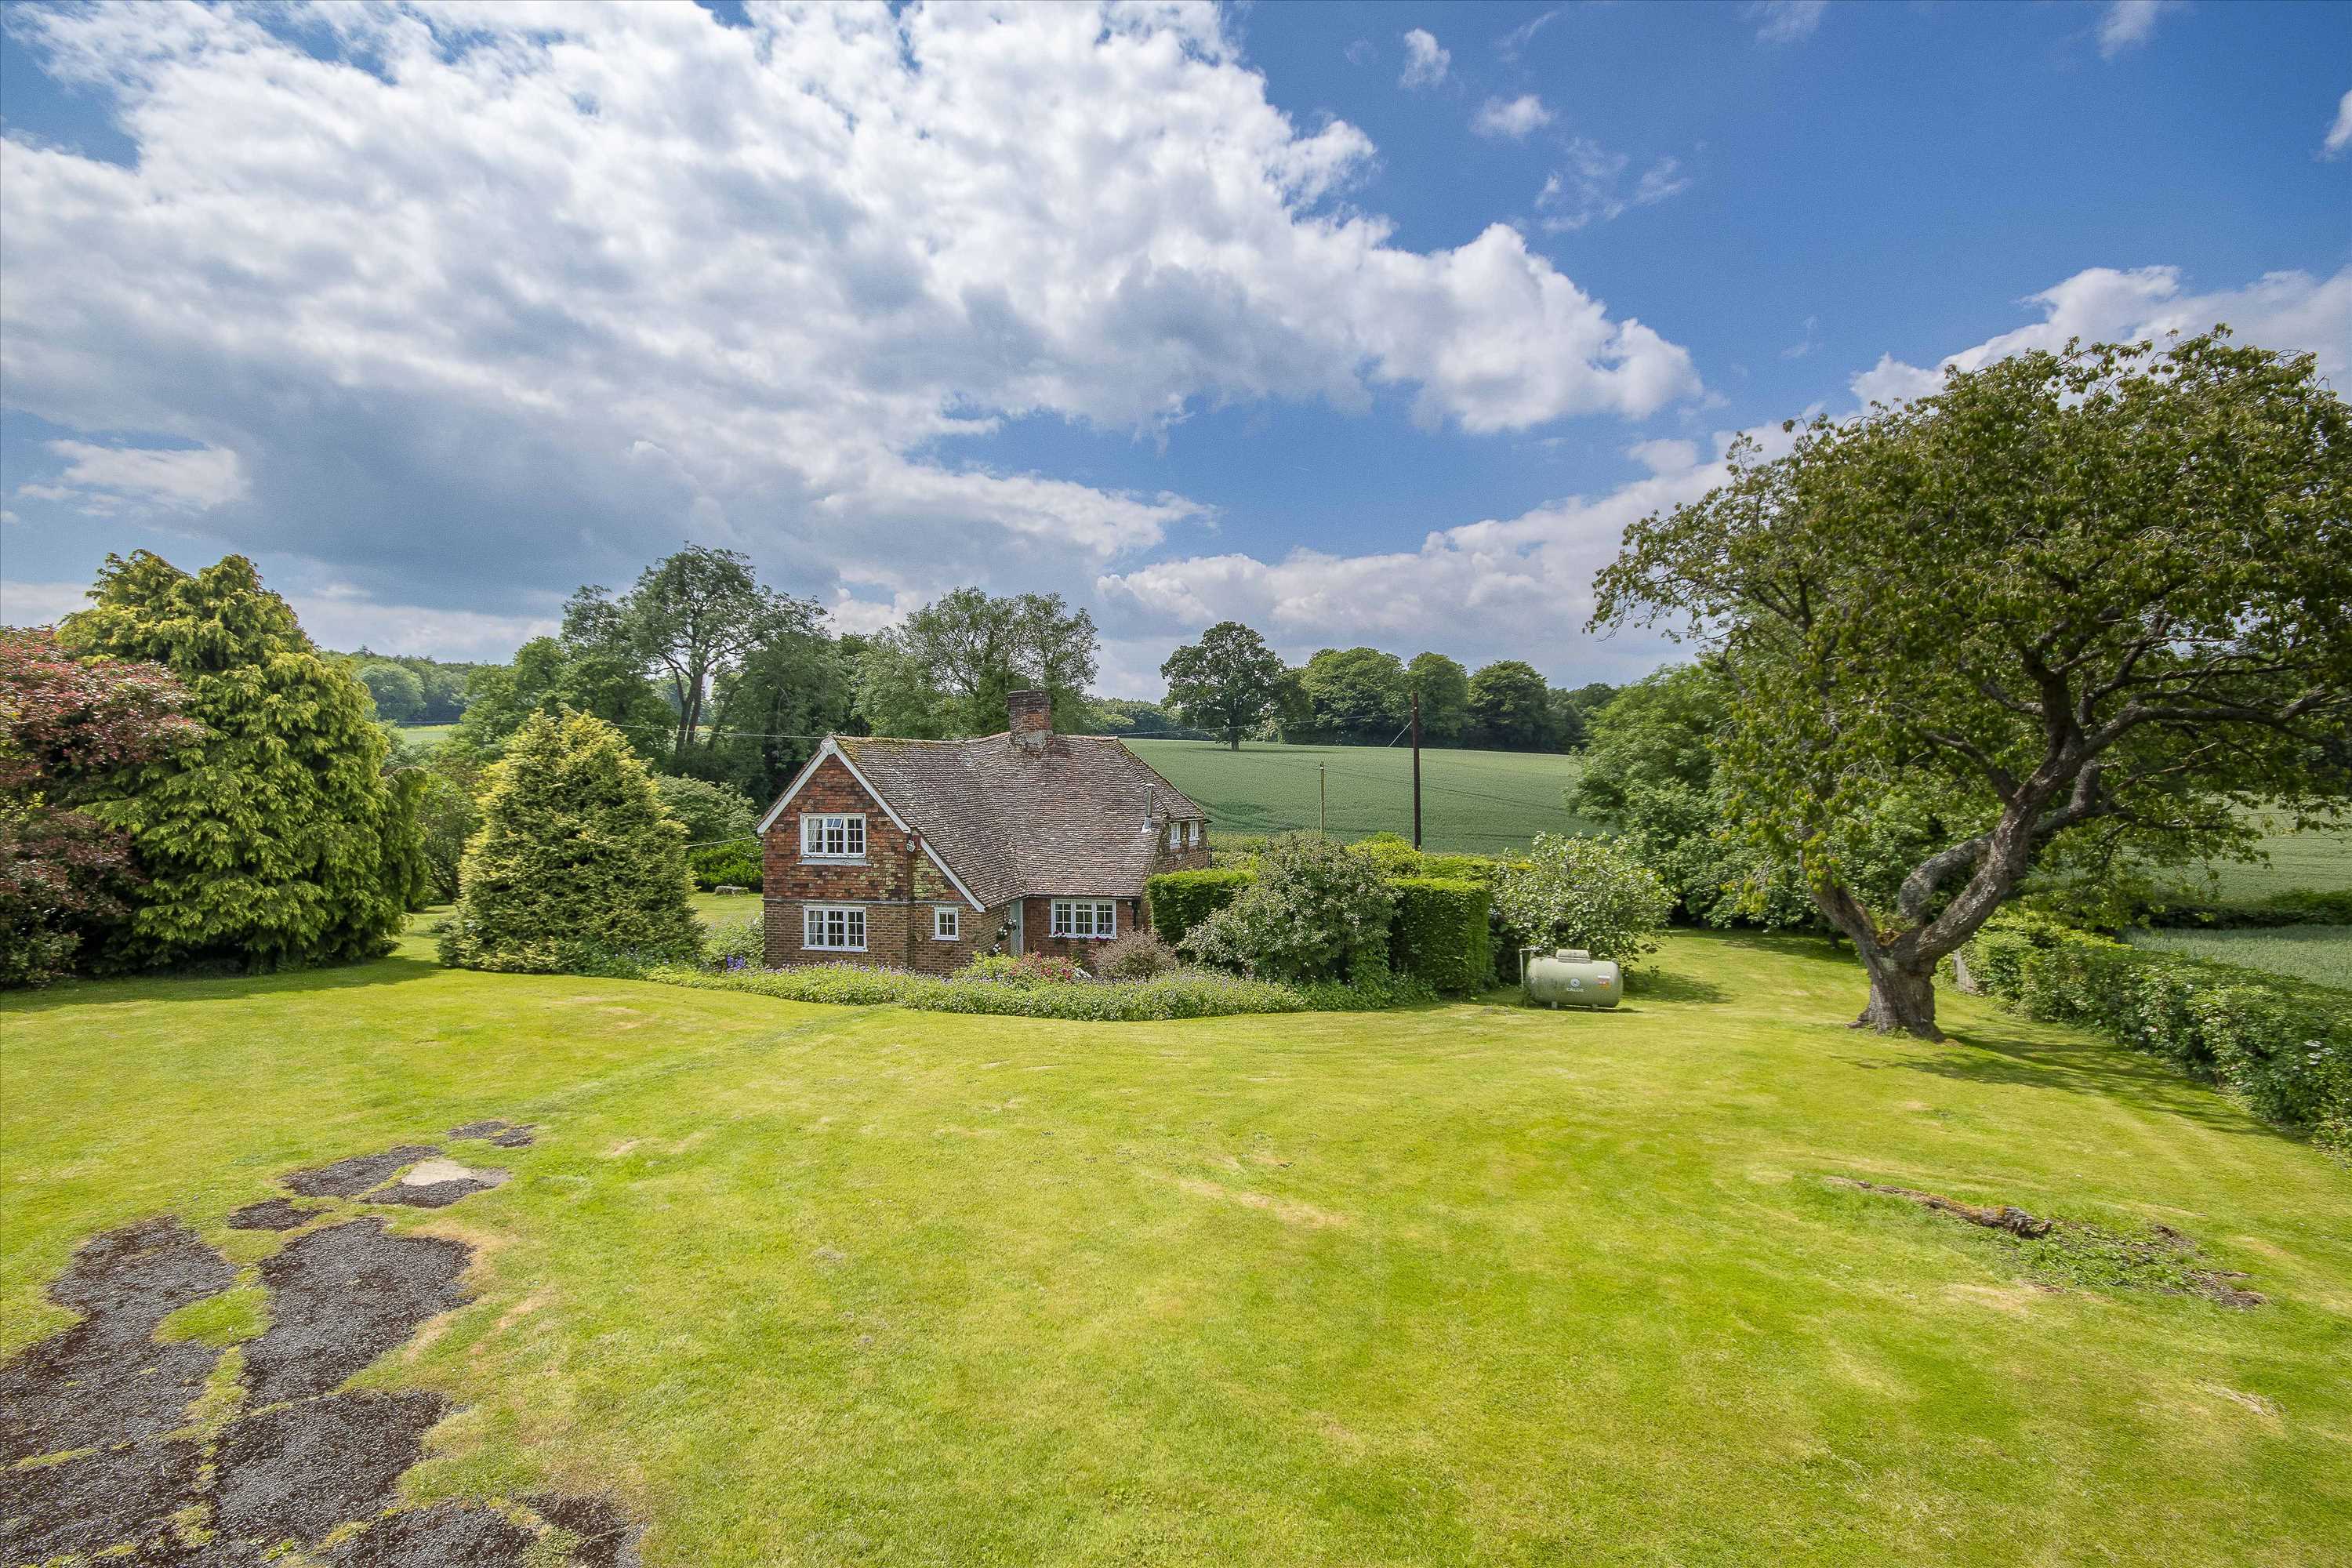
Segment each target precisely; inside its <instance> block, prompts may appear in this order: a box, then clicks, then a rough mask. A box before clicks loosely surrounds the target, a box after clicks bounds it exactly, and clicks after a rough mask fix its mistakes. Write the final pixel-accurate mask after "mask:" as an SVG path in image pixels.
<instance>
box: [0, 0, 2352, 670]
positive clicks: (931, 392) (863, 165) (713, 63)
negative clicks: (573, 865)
mask: <svg viewBox="0 0 2352 1568" xmlns="http://www.w3.org/2000/svg"><path fill="white" fill-rule="evenodd" d="M562 16H563V26H564V27H565V28H566V29H567V30H566V31H564V32H562V33H560V34H559V33H552V32H549V31H545V30H533V28H531V27H530V26H525V25H524V17H523V14H522V13H520V12H516V11H510V10H501V9H499V8H495V7H493V8H489V9H486V10H478V11H470V12H469V11H467V9H466V8H463V7H453V8H436V9H419V10H404V9H380V10H379V9H370V10H362V9H359V8H352V7H344V8H337V9H333V10H329V11H324V12H316V13H308V12H296V11H288V10H276V9H273V10H267V11H251V10H248V11H242V12H239V11H227V10H215V11H198V10H167V9H165V8H163V7H148V6H133V7H126V8H121V9H115V8H108V7H98V8H90V9H83V8H74V9H41V8H35V7H28V6H12V7H10V9H9V15H8V17H7V26H6V30H5V35H0V120H5V131H6V136H7V141H6V142H5V145H0V159H5V164H0V175H5V177H0V382H5V414H0V507H5V512H6V517H5V522H0V601H5V602H0V615H5V617H6V618H7V619H9V620H26V619H34V618H40V617H43V616H48V615H53V614H55V613H57V612H58V610H59V609H62V608H69V607H70V606H71V604H72V602H73V598H74V595H76V594H77V593H78V592H79V587H80V586H82V585H84V584H87V583H88V581H89V577H90V575H91V574H92V573H93V572H94V571H95V569H96V567H97V566H98V564H99V563H100V561H101V560H102V559H103V557H104V555H105V554H106V552H109V551H110V550H111V551H124V550H128V549H131V548H134V547H146V548H151V549H155V550H158V551H160V552H163V553H164V554H165V555H167V556H169V557H170V558H171V559H173V560H174V561H177V562H180V563H183V564H196V563H202V562H205V561H209V560H211V559H213V558H215V557H216V556H217V555H218V554H220V553H222V552H226V551H228V550H239V551H243V552H247V553H251V554H254V555H256V556H257V558H259V559H260V560H261V562H262V563H263V566H264V570H265V572H266V573H267V574H268V576H269V578H270V580H271V582H272V583H273V584H276V585H278V586H279V587H280V588H281V589H282V590H283V591H285V592H287V593H288V595H289V597H291V598H292V599H293V600H294V601H295V604H296V605H297V607H298V609H299V610H300V611H301V612H302V614H303V616H304V617H305V620H306V622H307V623H308V624H310V625H311V626H313V628H314V631H315V632H316V633H317V635H319V636H320V637H321V638H322V639H324V640H328V641H330V642H333V643H337V644H341V645H348V644H350V643H354V642H357V641H360V640H362V639H364V640H367V641H369V642H370V643H371V644H372V645H373V646H375V647H399V648H403V649H405V650H409V651H416V652H436V653H443V654H447V655H453V656H482V655H495V654H499V653H502V652H503V651H505V650H506V649H508V648H510V647H512V645H513V644H514V642H516V641H517V640H519V639H520V637H524V636H528V635H530V633H531V632H533V631H535V630H537V629H541V627H543V626H545V625H546V624H547V622H548V620H549V619H550V617H551V616H552V614H553V613H554V607H555V605H557V604H558V603H559V602H560V600H561V598H562V595H564V594H565V593H566V592H567V591H568V590H569V589H570V588H571V587H572V586H573V585H574V584H577V583H579V582H582V581H583V580H594V581H604V582H609V583H618V582H623V581H625V580H626V578H627V577H628V576H630V575H631V574H634V572H635V569H636V567H637V566H638V565H640V564H642V563H644V562H645V561H646V560H648V559H650V558H651V557H652V556H654V555H656V554H658V553H660V552H663V551H666V550H667V549H669V548H673V547H675V545H676V543H677V542H678V541H679V540H681V539H689V538H690V539H696V540H699V541H705V542H713V543H721V544H727V545H730V546H733V547H737V548H741V549H744V550H746V551H748V552H751V554H752V555H753V556H754V557H755V559H757V560H758V561H759V562H760V563H761V567H762V569H763V570H764V571H765V572H766V574H768V575H769V576H770V578H771V579H772V581H774V582H776V583H778V584H780V585H782V586H785V587H787V588H790V589H791V590H793V591H794V592H796V593H800V594H803V595H810V596H813V597H814V598H816V599H818V600H820V601H821V602H823V603H824V604H826V605H828V606H829V607H831V608H832V609H833V610H834V612H835V616H836V618H837V619H838V620H839V621H840V623H841V624H843V625H845V626H857V627H866V626H877V625H882V624H887V621H888V620H889V619H890V618H892V617H893V616H897V615H901V614H904V613H905V612H906V611H907V610H908V609H909V608H911V607H912V606H913V605H918V604H920V603H921V602H923V601H924V600H925V599H927V598H929V597H930V596H932V595H935V594H936V593H938V592H940V591H941V590H943V589H945V588H947V587H950V586H953V585H956V584H959V583H965V582H977V583H981V584H983V585H985V586H988V587H990V588H992V589H993V590H996V591H1000V592H1009V591H1015V590H1021V589H1030V588H1039V589H1050V590H1053V591H1056V592H1060V593H1063V594H1065V595H1066V596H1067V597H1069V598H1070V599H1071V600H1072V601H1073V602H1074V603H1077V604H1080V605H1085V606H1087V608H1088V609H1089V610H1091V611H1092V612H1093V613H1094V614H1095V615H1096V616H1097V620H1098V621H1099V622H1100V623H1101V625H1102V626H1103V628H1104V631H1105V634H1106V646H1105V659H1104V663H1105V670H1104V678H1103V680H1102V682H1101V684H1102V685H1103V687H1104V688H1105V689H1108V690H1115V691H1120V692H1132V693H1141V694H1149V693H1150V692H1153V691H1156V690H1157V689H1158V685H1159V683H1158V680H1157V677H1156V667H1157V665H1158V663H1159V661H1160V658H1162V657H1164V655H1165V652H1166V650H1167V648H1168V647H1170V646H1171V645H1172V644H1173V643H1174V642H1175V641H1178V640H1181V639H1182V638H1183V637H1187V636H1189V635H1190V634H1192V633H1193V632H1196V631H1197V630H1198V629H1199V628H1200V626H1202V625H1204V624H1206V623H1207V622H1208V621H1210V620H1214V619H1222V618H1225V617H1226V616H1234V617H1237V618H1240V619H1244V620H1246V621H1249V622H1250V623H1251V624H1253V625H1256V626H1260V627H1261V629H1263V630H1265V632H1267V633H1268V635H1269V636H1270V637H1273V638H1274V639H1275V640H1276V643H1277V645H1278V646H1280V647H1283V648H1284V649H1285V651H1286V653H1288V654H1290V655H1291V656H1292V657H1294V658H1297V657H1303V656H1304V655H1305V654H1306V653H1307V652H1309V651H1311V650H1312V649H1313V648H1315V647H1321V646H1328V645H1332V644H1346V643H1353V642H1359V641H1365V642H1371V643H1373V644H1375V645H1376V646H1381V647H1389V648H1391V649H1393V650H1394V651H1396V652H1398V653H1400V654H1402V655H1406V656H1410V655H1411V654H1412V653H1415V652H1417V651H1420V650H1421V649H1422V648H1424V647H1436V648H1439V649H1442V650H1444V651H1448V652H1452V653H1454V654H1455V655H1456V656H1457V657H1461V658H1465V660H1468V661H1471V662H1474V663H1475V662H1480V661H1483V660H1485V659H1487V658H1496V657H1519V658H1528V659H1530V660H1532V661H1533V662H1535V663H1536V664H1537V665H1538V667H1540V668H1544V669H1545V670H1547V671H1548V672H1549V673H1550V674H1551V675H1553V676H1554V677H1555V678H1556V679H1560V680H1563V681H1576V680H1581V679H1591V678H1596V677H1597V678H1606V679H1623V678H1625V677H1627V676H1629V675H1632V674H1635V673H1638V672H1639V671H1640V670H1641V669H1643V668H1648V667H1649V666H1650V665H1652V664H1654V663H1655V662H1656V661H1657V660H1658V659H1659V658H1662V657H1664V655H1665V652H1666V650H1665V649H1664V647H1662V646H1661V645H1659V644H1658V643H1656V642H1655V641H1654V639H1650V638H1647V637H1618V638H1615V639H1612V641H1610V642H1608V643H1603V644H1596V643H1594V642H1592V641H1591V640H1589V639H1587V638H1586V637H1584V636H1583V635H1582V633H1581V632H1580V629H1579V628H1580V625H1581V622H1582V619H1583V613H1582V612H1583V606H1584V605H1585V603H1586V601H1587V595H1588V587H1589V583H1590V577H1591V571H1592V569H1593V568H1594V566H1596V565H1597V564H1599V563H1601V561H1604V560H1605V559H1607V556H1608V554H1609V552H1610V551H1611V549H1612V547H1613V545H1614V542H1615V538H1616V533H1617V531H1618V530H1620V529H1621V528H1622V526H1623V524H1624V523H1625V522H1626V521H1629V520H1630V519H1632V518H1633V517H1638V516H1639V515H1641V514H1642V512H1643V511H1644V510H1650V509H1651V508H1654V507H1657V506H1666V505H1672V504H1674V503H1675V501H1676V500H1684V499H1688V498H1689V497H1690V496H1693V495H1696V494H1697V493H1700V492H1702V491H1703V490H1704V489H1705V488H1706V485H1707V483H1709V482H1710V481H1711V480H1712V479H1713V478H1715V477H1716V475H1717V473H1718V472H1719V470H1718V469H1717V468H1716V466H1715V465H1716V459H1717V458H1718V456H1719V454H1720V451H1721V449H1722V447H1723V445H1724V443H1725V442H1726V441H1727V439H1728V438H1729V437H1730V435H1731V434H1732V433H1733V432H1736V431H1739V430H1742V429H1753V428H1758V427H1761V426H1770V425H1773V424H1775V423H1777V422H1778V421H1779V420H1780V419H1783V418H1786V417H1789V416H1796V415H1800V414H1802V413H1804V412H1806V411H1808V410H1811V409H1817V408H1818V409H1825V410H1827V411H1829V412H1832V413H1833V414H1834V413H1843V412H1846V411H1850V410H1852V409H1853V408H1854V407H1855V406H1857V404H1858V402H1859V401H1860V400H1863V399H1864V398H1867V397H1869V396H1872V395H1889V396H1891V395H1902V394H1904V393H1906V392H1916V391H1918V390H1920V389H1921V388H1922V387H1923V386H1925V385H1927V384H1932V374H1931V373H1932V371H1933V370H1934V367H1936V366H1937V365H1938V364H1939V363H1941V362H1943V361H1945V360H1947V359H1948V358H1951V357H1954V356H1958V357H1960V359H1961V361H1962V363H1978V362H1980V361H1981V360H1982V359H1983V358H1985V357H1988V356H1990V355H1992V354H1996V353H2004V352H2010V351H2011V350H2013V349H2016V348H2020V347H2025V346H2032V345H2034V344H2036V343H2042V342H2063V338H2064V337H2065V336H2066V335H2068V334H2069V333H2071V332H2081V333H2083V334H2084V335H2086V336H2093V337H2100V336H2107V337H2112V336H2119V335H2126V334H2137V333H2140V332H2144V331H2162V330H2167V329H2169V328H2173V327H2201V326H2204V325H2209V324H2210V322H2211V321H2213V320H2226V321H2231V324H2232V325H2233V326H2234V327H2236V328H2237V329H2238V330H2239V331H2241V332H2242V334H2243V335H2246V336H2249V337H2252V338H2254V339H2255V340H2256V341H2260V342H2267V343H2271V344H2273V345H2275V346H2280V347H2286V348H2297V349H2310V350H2313V351H2315V352H2316V353H2319V354H2320V355H2321V358H2322V363H2323V365H2324V366H2325V367H2326V369H2327V370H2328V371H2329V373H2330V374H2331V375H2332V377H2333V379H2334V380H2335V381H2336V384H2337V385H2338V386H2339V387H2341V386H2343V385H2344V384H2346V382H2347V376H2352V363H2347V362H2352V6H2346V5H2258V4H2234V5H2222V4H2216V3H2212V0H2200V3H2199V4H2194V5H2153V6H2140V5H2065V4H2048V5H1999V4H1971V5H1893V4H1886V5H1826V6H1821V5H1802V4H1798V5H1737V4H1735V5H1630V4H1628V5H1560V6H1544V5H1494V6H1481V5H1458V4H1457V5H1444V6H1425V5H1337V4H1323V5H1258V6H1255V7H1250V8H1247V9H1242V10H1224V11H1216V10H1198V11H1188V10H1185V9H1182V8H1181V7H1177V8H1167V9H1160V10H1154V11H1152V12H1150V13H1146V14H1136V13H1114V14H1108V15H1106V16H1100V17H1097V16H1090V15H1088V14H1087V13H1086V12H1084V11H1083V10H1082V9H1079V8H1075V7H1059V8H1056V9H1054V10H1050V11H1024V10H1019V9H1016V8H1007V9H1005V10H1004V11H1003V12H1002V13H999V14H991V13H989V12H986V11H984V10H982V8H980V7H977V6H971V7H958V8H955V9H954V10H952V11H946V12H925V11H923V10H921V9H919V8H914V9H906V10H901V11H898V12H895V13H894V12H887V11H874V12H865V13H859V12H855V11H851V10H848V9H839V10H835V11H830V12H826V13H823V14H821V15H819V16H815V17H813V18H812V17H798V18H795V17H793V16H788V15H784V14H780V13H771V12H768V11H765V10H763V9H761V8H759V7H756V6H755V7H751V8H750V9H748V10H747V9H740V8H730V9H729V10H728V11H727V13H726V14H725V15H723V16H712V15H708V14H705V13H696V12H685V11H679V10H668V11H662V10H655V11H630V10H627V9H625V8H620V7H597V8H581V9H579V10H577V11H575V12H572V13H566V14H562Z"/></svg>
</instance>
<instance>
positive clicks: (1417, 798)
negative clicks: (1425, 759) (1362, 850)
mask: <svg viewBox="0 0 2352 1568" xmlns="http://www.w3.org/2000/svg"><path fill="white" fill-rule="evenodd" d="M1412 847H1414V848H1415V849H1418V848H1420V847H1421V693H1420V692H1418V691H1416V692H1414V693H1413V694H1412Z"/></svg>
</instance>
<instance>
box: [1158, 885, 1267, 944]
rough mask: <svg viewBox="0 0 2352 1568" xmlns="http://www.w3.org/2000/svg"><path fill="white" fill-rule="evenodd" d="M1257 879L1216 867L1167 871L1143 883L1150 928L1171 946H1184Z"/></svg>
mask: <svg viewBox="0 0 2352 1568" xmlns="http://www.w3.org/2000/svg"><path fill="white" fill-rule="evenodd" d="M1256 880H1257V873H1256V872H1255V871H1243V870H1234V869H1231V868H1211V869H1209V870H1205V871H1164V872H1162V873H1160V875H1159V876H1157V877H1154V878H1152V879H1150V881H1149V882H1146V883H1145V884H1144V891H1145V892H1146V893H1147V894H1148V895H1149V896H1150V905H1151V929H1152V930H1154V931H1158V932H1159V933H1160V941H1162V942H1166V943H1167V944H1168V945H1169V946H1171V947H1181V946H1182V945H1183V942H1184V938H1185V937H1186V936H1187V935H1189V934H1190V933H1191V931H1192V928H1193V927H1194V926H1196V925H1199V924H1200V923H1201V922H1202V921H1204V920H1207V919H1208V918H1209V917H1210V916H1211V915H1213V914H1215V913H1216V912H1217V911H1218V910H1222V909H1223V908H1224V907H1225V906H1226V905H1227V904H1230V903H1232V902H1233V901H1234V900H1235V899H1237V898H1239V897H1241V893H1242V889H1244V888H1246V887H1248V886H1249V885H1250V884H1251V883H1252V882H1255V881H1256Z"/></svg>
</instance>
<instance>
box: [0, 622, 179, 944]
mask: <svg viewBox="0 0 2352 1568" xmlns="http://www.w3.org/2000/svg"><path fill="white" fill-rule="evenodd" d="M184 701H185V695H184V692H183V691H182V690H181V688H180V683H179V682H178V681H177V680H175V679H173V677H172V674H171V672H170V671H168V670H166V669H164V668H163V667H162V666H160V665H153V664H124V663H120V662H118V661H116V660H112V659H77V658H72V657H71V656H70V655H68V653H67V652H66V651H65V650H64V649H63V648H61V647H58V644H57V639H56V637H54V636H52V635H51V634H50V633H49V632H47V631H46V630H41V631H26V632H14V631H0V985H43V984H47V983H48V982H50V981H52V980H55V979H58V978H59V977H60V976H62V975H64V974H66V973H68V972H69V971H70V970H71V969H72V967H73V965H74V961H75V958H76V956H77V955H78V954H79V952H80V950H81V946H82V943H83V941H84V939H85V938H86V937H87V936H88V935H89V933H91V932H92V931H104V930H105V929H107V928H108V927H110V926H112V925H114V924H116V923H118V922H120V921H122V920H123V919H125V918H126V917H127V916H128V915H129V914H130V910H131V906H130V903H129V898H130V896H131V894H132V893H133V892H134V891H135V890H136V889H137V886H138V880H139V877H138V868H137V866H136V864H135V863H134V861H133V860H132V858H131V838H130V836H129V835H128V834H126V833H124V832H123V831H122V830H121V828H119V827H114V826H109V825H108V824H106V823H104V822H101V821H100V820H99V819H98V818H97V817H95V816H91V815H90V814H89V812H87V811H82V810H79V809H77V807H79V806H80V805H87V804H89V803H91V802H93V801H99V800H103V799H106V798H109V797H110V796H111V795H114V794H115V793H117V790H118V788H119V787H120V783H121V779H122V777H123V775H124V773H125V771H126V770H127V769H129V768H130V767H131V766H132V765H134V764H137V763H146V762H152V761H154V760H156V759H158V758H161V757H163V756H165V755H167V754H169V753H170V752H173V750H174V749H176V748H177V747H179V746H182V745H184V744H187V743H188V742H192V741H193V740H194V738H195V737H196V735H197V734H198V733H199V731H197V730H196V727H195V726H194V724H193V723H192V722H190V721H188V720H186V719H184V718H183V717H181V716H180V709H181V707H182V706H183V704H184Z"/></svg>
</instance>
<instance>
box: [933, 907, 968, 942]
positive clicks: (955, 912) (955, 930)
mask: <svg viewBox="0 0 2352 1568" xmlns="http://www.w3.org/2000/svg"><path fill="white" fill-rule="evenodd" d="M962 937H963V911H962V910H960V909H958V908H956V907H955V906H954V905H953V904H933V905H932V906H931V940H932V941H933V942H959V941H961V940H962Z"/></svg>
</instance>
